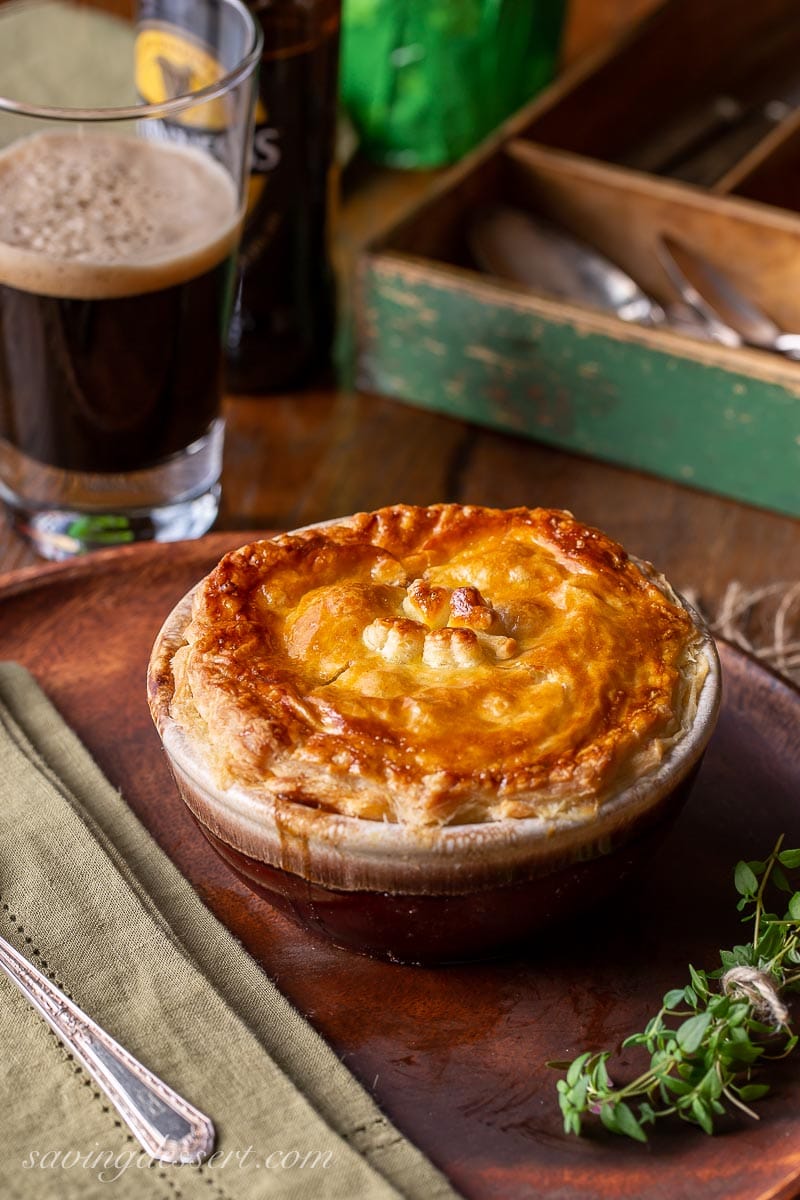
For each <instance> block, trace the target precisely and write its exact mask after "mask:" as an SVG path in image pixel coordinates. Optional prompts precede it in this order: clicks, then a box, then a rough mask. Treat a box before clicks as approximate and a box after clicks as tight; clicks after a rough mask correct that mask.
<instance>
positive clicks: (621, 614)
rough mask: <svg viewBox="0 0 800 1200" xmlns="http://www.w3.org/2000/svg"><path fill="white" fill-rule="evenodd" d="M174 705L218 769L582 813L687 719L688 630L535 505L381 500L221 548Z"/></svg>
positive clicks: (180, 665) (471, 803)
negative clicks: (375, 506)
mask: <svg viewBox="0 0 800 1200" xmlns="http://www.w3.org/2000/svg"><path fill="white" fill-rule="evenodd" d="M185 637H186V645H185V646H183V647H182V648H181V649H180V650H179V651H178V652H177V654H176V655H175V658H174V659H173V674H174V678H175V685H176V686H175V693H174V698H173V703H172V710H171V711H172V716H173V717H174V718H175V719H176V720H177V721H178V722H179V724H180V725H181V726H182V727H183V728H184V730H185V731H186V732H187V733H188V734H189V736H190V737H191V739H192V740H193V742H194V743H195V745H198V746H200V747H202V752H203V754H204V756H205V758H206V760H207V761H208V762H209V764H210V766H211V768H212V771H213V773H214V775H215V776H216V778H217V781H218V782H219V783H220V784H222V785H223V786H228V785H230V784H232V783H239V784H244V785H246V786H249V787H253V786H255V787H257V788H263V789H264V791H265V792H266V793H268V794H271V795H278V796H282V797H286V798H290V799H292V800H295V801H299V802H301V803H305V804H308V805H311V806H314V807H317V808H322V809H326V810H330V811H336V812H341V813H344V814H348V815H354V816H360V817H365V818H371V819H374V820H387V821H400V822H404V823H406V824H409V825H416V826H438V825H443V824H449V823H456V824H464V823H470V822H480V821H491V820H498V819H501V818H505V817H526V816H547V815H555V814H558V813H564V812H566V811H570V810H576V813H577V810H580V811H581V812H585V811H586V809H587V806H593V805H597V804H599V803H601V802H602V800H603V798H604V797H605V796H606V795H608V794H609V793H610V792H612V791H614V790H616V789H617V788H618V787H620V786H623V785H624V784H626V783H628V782H630V781H632V780H633V779H635V778H637V777H639V776H641V775H642V774H644V773H646V772H647V771H649V770H651V769H653V768H654V767H655V766H656V765H657V764H658V762H659V761H660V759H661V757H662V756H663V754H664V752H665V750H666V749H668V748H669V747H670V746H671V745H673V744H674V743H675V742H676V741H677V740H678V739H679V738H680V737H681V736H682V735H683V734H684V733H685V732H686V731H687V730H688V728H689V727H690V726H691V723H692V720H693V717H694V712H695V705H696V699H697V695H698V692H699V688H700V686H701V684H702V680H703V678H704V674H705V669H706V668H705V658H704V656H703V655H702V654H701V653H700V648H701V644H702V635H701V634H700V633H699V631H698V630H697V628H696V627H695V625H694V623H693V622H692V620H691V618H690V617H689V615H688V614H687V612H686V611H685V610H684V608H683V607H681V605H680V604H679V603H678V601H677V599H676V597H675V596H674V594H673V593H672V592H671V590H670V589H669V586H668V585H667V584H666V583H665V581H663V580H662V579H660V578H659V577H657V576H655V574H654V573H653V572H652V570H651V569H649V568H647V567H646V566H644V565H639V564H637V563H636V562H634V561H633V560H632V559H630V558H629V557H628V555H627V554H626V553H625V551H624V550H623V549H622V547H621V546H619V545H617V544H616V543H615V542H613V541H612V540H611V539H610V538H608V537H606V536H605V534H603V533H601V532H599V531H598V530H596V529H592V528H589V527H587V526H585V525H582V524H580V523H579V522H578V521H576V520H575V519H574V518H573V517H572V516H571V515H570V514H569V513H566V512H560V511H554V510H548V509H525V508H516V509H510V510H499V509H490V508H479V507H474V506H473V507H468V506H460V505H435V506H433V507H430V508H415V507H409V506H405V505H396V506H394V507H392V508H385V509H381V510H379V511H377V512H374V513H359V514H357V515H355V516H353V517H350V518H347V519H344V520H341V521H338V522H336V523H334V524H330V525H328V526H325V527H318V528H313V529H308V530H304V531H300V532H298V533H294V534H286V535H284V536H282V537H277V538H275V539H273V540H269V541H260V542H255V543H253V544H251V545H248V546H244V547H242V549H240V550H237V551H235V552H233V553H231V554H228V555H227V556H226V557H225V558H223V560H222V561H221V562H220V564H219V566H218V567H217V568H216V569H215V570H214V571H213V572H212V573H211V574H210V575H209V576H208V577H207V578H206V579H205V580H204V581H203V582H202V584H201V585H199V587H198V588H197V590H196V592H195V596H194V604H193V610H192V618H191V621H190V623H189V625H188V626H187V629H186V634H185Z"/></svg>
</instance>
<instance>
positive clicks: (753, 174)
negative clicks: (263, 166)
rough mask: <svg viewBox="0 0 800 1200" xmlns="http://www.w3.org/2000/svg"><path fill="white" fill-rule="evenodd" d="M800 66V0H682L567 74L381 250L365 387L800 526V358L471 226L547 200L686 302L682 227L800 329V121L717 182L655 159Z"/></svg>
mask: <svg viewBox="0 0 800 1200" xmlns="http://www.w3.org/2000/svg"><path fill="white" fill-rule="evenodd" d="M712 35H713V36H712ZM794 63H797V64H800V21H797V19H796V14H795V12H794V5H793V4H792V3H790V2H789V0H762V2H761V3H760V4H759V5H758V6H753V5H751V4H750V3H749V0H703V3H702V4H698V3H697V2H696V0H671V2H670V3H668V4H666V5H665V7H664V8H662V9H660V10H659V11H658V12H656V13H655V14H654V15H653V16H652V17H651V18H650V19H649V20H647V21H645V22H644V23H643V25H642V26H641V27H640V28H639V29H637V30H636V31H634V32H633V33H632V34H629V35H628V36H627V37H626V38H625V39H623V41H622V42H621V43H620V44H618V45H617V46H616V47H615V49H614V50H613V51H611V52H605V53H604V54H602V55H600V56H598V57H597V58H596V59H595V60H594V62H593V63H591V64H590V65H588V66H586V67H582V68H581V69H580V70H579V71H578V72H576V73H573V74H572V75H570V76H569V77H566V78H564V79H562V80H560V81H559V82H558V83H557V84H556V85H554V87H553V88H551V89H550V90H549V91H548V92H547V93H545V94H544V95H543V96H542V97H540V98H539V99H538V100H537V101H535V102H534V103H533V104H532V105H530V106H529V107H528V108H527V109H526V110H524V111H523V112H521V113H518V114H516V115H515V116H514V117H513V118H512V119H511V120H510V121H509V122H507V123H506V124H505V125H504V126H503V127H502V128H501V129H500V130H499V131H498V133H497V134H496V135H495V136H494V137H493V138H492V139H490V141H489V142H488V143H485V144H484V146H482V147H481V148H479V150H478V151H476V152H475V153H474V154H473V155H471V156H470V157H469V158H468V159H466V160H464V161H463V162H462V163H461V164H459V165H458V166H457V167H456V168H454V169H453V170H452V171H450V172H448V173H447V174H446V175H445V176H443V177H442V179H441V180H440V181H439V182H438V185H437V186H436V187H435V188H434V189H433V191H432V192H431V193H430V194H429V195H428V196H427V197H426V199H425V200H424V202H423V203H422V204H421V205H420V206H419V207H418V208H416V209H415V210H414V211H413V212H412V213H411V214H410V215H409V216H408V217H407V218H406V219H404V220H403V221H402V223H401V224H399V225H398V226H396V227H395V228H393V229H392V230H391V231H390V232H389V233H388V234H387V235H386V236H384V237H383V238H382V239H380V241H378V242H375V243H373V244H372V245H370V246H368V247H367V249H366V251H365V253H364V254H363V256H362V258H361V260H360V262H359V264H358V279H357V289H356V295H357V304H356V308H357V317H358V378H359V383H360V384H361V385H362V386H364V387H365V388H367V389H370V390H374V391H379V392H382V393H384V394H387V395H391V396H394V397H397V398H400V399H403V400H407V401H409V402H412V403H415V404H419V405H422V406H425V407H429V408H434V409H437V410H440V411H442V412H447V413H451V414H453V415H456V416H459V417H462V418H465V419H467V420H470V421H474V422H477V423H480V424H485V425H490V426H494V427H496V428H499V429H505V430H510V431H513V432H515V433H520V434H525V435H528V436H531V437H535V438H537V439H539V440H541V441H545V442H549V443H551V444H553V445H556V446H560V447H563V448H566V449H571V450H575V451H578V452H580V453H584V454H588V455H592V456H595V457H599V458H604V459H607V460H609V461H612V462H616V463H620V464H624V465H628V466H632V467H637V468H640V469H643V470H646V471H650V472H652V473H654V474H658V475H664V476H667V477H669V478H672V479H675V480H678V481H682V482H686V483H690V484H692V485H694V486H697V487H701V488H704V489H706V490H709V491H716V492H720V493H722V494H725V495H729V496H733V497H735V498H738V499H741V500H744V501H747V502H749V503H753V504H757V505H761V506H764V507H768V508H773V509H776V510H778V511H781V512H785V513H790V514H793V515H797V516H800V363H797V362H793V361H790V360H787V359H785V358H781V357H779V356H777V355H773V354H769V353H766V352H764V351H760V350H752V349H747V348H736V349H730V348H728V347H724V346H721V345H718V344H715V343H710V342H700V341H698V340H697V339H695V338H691V337H689V336H687V335H685V334H682V333H679V332H676V331H674V330H671V329H668V328H645V327H641V326H636V325H632V324H630V323H626V322H623V321H621V320H619V319H617V318H616V317H614V316H613V315H609V314H606V313H602V312H600V311H597V310H594V309H590V308H589V307H586V306H580V305H577V304H572V303H564V302H560V301H558V300H555V299H552V298H550V297H548V296H546V295H544V294H536V293H534V292H532V291H530V290H528V289H526V288H524V287H522V286H518V285H515V284H511V283H507V282H505V281H501V280H497V279H493V278H491V277H489V276H487V275H485V274H481V273H480V272H479V271H478V270H477V269H476V267H475V266H474V264H473V262H472V260H471V257H470V253H469V249H468V244H467V236H466V231H467V228H468V224H469V221H470V218H471V215H472V214H473V213H475V212H476V211H477V210H478V209H479V208H480V207H481V206H484V205H486V204H488V203H490V202H496V201H504V202H508V203H512V204H514V205H515V206H517V207H523V208H527V209H530V210H531V211H534V212H537V213H540V214H542V215H544V216H546V217H548V218H550V219H551V220H554V221H556V222H557V223H558V224H559V225H561V226H562V227H564V228H565V229H567V230H568V231H570V232H572V233H574V234H576V235H577V236H579V237H580V238H582V239H583V240H584V241H586V242H588V243H590V244H591V245H593V246H595V247H596V248H597V249H598V250H599V251H601V252H602V253H604V254H605V255H607V257H609V258H610V259H612V260H613V261H615V262H616V263H618V264H619V266H620V267H622V268H623V269H624V270H626V271H627V272H628V273H629V274H630V275H631V276H632V277H633V278H634V279H636V281H637V282H638V283H639V284H640V286H641V287H643V288H644V289H645V290H646V291H647V292H648V293H650V294H651V295H652V296H653V297H654V298H655V299H657V300H659V301H660V302H661V303H664V304H666V303H669V302H670V301H673V300H675V299H676V295H675V293H674V291H673V288H672V285H671V283H670V281H669V279H668V278H667V276H666V275H665V273H664V271H663V269H662V268H661V266H660V265H659V262H658V259H657V255H656V242H657V239H658V237H659V236H660V235H662V234H664V233H673V234H675V235H679V236H680V237H681V238H682V239H683V240H684V241H686V242H687V243H689V244H691V245H692V246H694V247H695V248H696V249H697V250H698V251H701V252H704V253H706V254H707V255H708V256H709V257H710V258H711V259H712V260H715V261H717V262H720V263H723V264H724V265H725V267H726V269H727V270H729V272H730V273H731V275H732V276H734V277H735V278H736V280H737V281H738V282H739V283H740V284H741V285H742V286H743V287H745V288H746V289H747V290H748V291H749V292H750V294H751V295H752V296H753V297H754V298H755V299H756V300H758V301H759V302H760V303H761V304H762V305H763V307H764V308H765V309H766V311H767V312H769V313H770V314H771V316H773V318H774V319H775V320H776V321H777V322H778V323H779V324H780V325H781V326H782V327H783V328H785V329H787V330H792V331H798V330H800V212H797V211H793V210H795V209H798V208H800V117H798V115H797V114H796V113H794V114H790V115H788V116H787V117H786V118H785V119H784V120H782V121H780V122H778V123H777V124H776V125H775V127H774V128H773V129H771V130H769V131H767V132H765V135H764V136H763V138H761V139H760V141H759V142H758V144H757V145H756V146H755V147H754V148H752V149H751V150H749V151H748V152H747V153H745V154H743V155H742V157H741V159H739V160H737V161H736V162H735V163H734V164H733V165H732V166H731V167H730V169H729V170H727V171H726V172H725V173H724V175H723V176H722V177H721V178H720V179H719V180H718V181H717V182H716V183H715V184H714V185H713V186H706V187H699V186H695V185H693V184H690V183H686V182H682V181H676V180H674V179H670V178H667V177H665V176H663V175H661V176H659V175H656V174H655V173H654V172H653V170H652V169H649V170H644V169H642V167H643V166H649V165H650V163H652V162H654V161H655V158H656V155H657V154H658V153H660V154H661V156H662V159H663V156H664V154H665V152H666V153H667V154H668V152H669V146H670V139H674V137H675V136H676V131H678V132H679V131H680V129H681V127H682V126H683V128H684V129H685V127H686V122H691V121H692V120H696V117H697V111H698V107H699V108H700V109H702V108H703V106H704V105H705V103H706V100H705V99H704V97H705V98H707V97H708V96H714V95H717V94H724V93H727V92H729V91H731V92H732V91H735V90H736V89H740V90H741V88H743V87H744V86H745V84H747V85H748V86H749V88H750V91H751V92H752V90H753V88H754V87H755V86H758V87H761V86H762V81H766V83H765V84H763V86H766V85H767V84H769V83H770V82H771V81H774V80H775V79H779V78H780V77H781V74H782V72H783V73H784V74H785V71H786V70H788V69H789V66H790V65H792V66H793V64H794ZM797 77H798V81H800V65H799V66H798V71H797ZM676 96H680V99H681V106H680V107H676V103H675V100H676ZM799 102H800V98H799ZM653 131H655V133H653ZM717 140H718V139H717ZM712 141H713V143H714V144H717V142H716V141H714V139H712Z"/></svg>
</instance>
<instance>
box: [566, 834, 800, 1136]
mask: <svg viewBox="0 0 800 1200" xmlns="http://www.w3.org/2000/svg"><path fill="white" fill-rule="evenodd" d="M782 842H783V838H780V839H779V840H778V843H777V845H776V846H775V848H774V850H773V851H772V853H771V854H770V855H769V857H768V858H766V859H765V860H763V861H762V860H759V859H754V860H752V861H750V862H739V863H737V865H736V868H735V871H734V887H735V889H736V892H737V893H738V895H739V900H738V903H737V905H736V907H737V910H738V911H739V912H740V913H742V920H743V921H745V922H748V923H752V929H753V936H752V939H751V941H750V942H749V943H744V944H742V945H738V946H733V947H732V948H730V949H727V950H721V951H720V953H719V960H720V966H719V968H717V969H715V970H712V971H708V972H706V971H703V970H699V969H697V968H695V967H693V966H691V965H690V966H689V982H688V983H687V984H685V985H684V986H683V987H678V988H672V989H671V990H670V991H668V992H667V993H666V994H665V995H664V999H663V1005H662V1007H661V1009H660V1010H659V1012H658V1013H656V1015H655V1016H654V1017H651V1019H650V1020H649V1021H648V1022H647V1025H646V1026H645V1029H644V1031H643V1032H641V1033H633V1034H630V1035H629V1036H628V1037H627V1038H626V1039H625V1041H624V1042H623V1043H622V1045H623V1047H637V1046H638V1047H644V1048H645V1049H646V1051H647V1053H648V1054H649V1055H650V1063H649V1066H648V1068H647V1069H646V1070H645V1071H643V1072H642V1074H641V1075H639V1076H638V1077H637V1078H636V1079H634V1080H632V1081H631V1082H630V1083H626V1084H623V1085H621V1086H618V1087H615V1086H614V1084H612V1083H611V1081H610V1079H609V1073H608V1069H607V1065H606V1064H607V1063H608V1060H609V1059H610V1058H611V1056H612V1055H611V1051H609V1050H604V1051H601V1052H600V1053H592V1052H591V1051H587V1052H585V1053H583V1054H580V1055H579V1056H578V1057H577V1058H576V1059H574V1060H573V1061H572V1062H571V1063H569V1064H567V1063H553V1064H551V1065H553V1066H558V1067H559V1068H560V1069H561V1070H566V1072H567V1074H566V1079H560V1080H559V1081H558V1084H557V1089H558V1097H559V1104H560V1106H561V1111H562V1114H563V1117H564V1129H565V1132H566V1133H572V1134H580V1133H581V1131H582V1126H583V1122H582V1118H583V1117H585V1116H588V1115H589V1114H598V1115H599V1117H600V1121H601V1123H602V1124H603V1125H604V1126H605V1128H606V1129H608V1130H609V1131H610V1132H612V1133H616V1134H620V1135H622V1136H625V1137H629V1138H633V1139H634V1140H635V1141H640V1142H641V1141H646V1140H647V1135H646V1134H645V1132H644V1129H643V1126H644V1125H654V1124H655V1123H656V1121H657V1120H659V1119H661V1118H665V1117H669V1116H670V1115H675V1116H677V1117H680V1118H681V1119H682V1120H684V1121H689V1122H690V1123H692V1124H695V1125H699V1127H700V1128H701V1129H702V1130H704V1132H705V1133H707V1134H713V1132H714V1120H715V1118H717V1117H720V1116H722V1115H723V1114H725V1112H726V1111H727V1110H728V1106H731V1105H732V1106H734V1107H736V1108H738V1109H739V1110H743V1111H744V1112H745V1113H747V1114H749V1115H750V1116H755V1113H751V1112H750V1109H749V1108H748V1104H749V1103H750V1102H751V1101H755V1100H760V1099H761V1098H762V1096H765V1095H766V1094H767V1092H768V1091H769V1084H767V1083H764V1082H761V1081H760V1080H757V1079H756V1080H753V1079H752V1075H753V1072H754V1071H755V1070H756V1065H757V1064H758V1066H759V1068H760V1066H761V1064H762V1063H766V1062H767V1061H768V1060H770V1059H775V1058H784V1057H786V1056H787V1055H788V1054H790V1053H792V1052H793V1051H794V1049H795V1048H796V1046H797V1045H798V1037H797V1036H796V1035H795V1034H794V1033H792V1031H791V1030H790V1029H789V1027H788V1025H787V1024H786V1022H785V1008H784V1007H783V1004H782V1002H781V1001H780V998H779V993H780V991H781V990H783V991H786V992H789V991H800V887H798V883H800V880H797V879H795V881H794V883H793V882H792V880H791V878H790V876H789V875H788V874H787V872H792V871H795V870H800V849H797V850H783V849H782V848H781V846H782ZM768 888H770V889H771V890H772V892H773V893H775V894H781V895H783V897H784V901H785V900H786V894H787V893H788V903H787V906H786V910H785V912H784V913H783V915H779V914H778V913H774V912H772V911H770V909H769V908H768V907H767V904H766V901H765V895H766V893H767V890H768ZM735 967H748V968H751V969H753V968H754V969H756V970H758V971H759V972H760V973H761V979H760V987H761V988H762V990H764V989H766V994H767V997H768V1000H769V1006H768V1008H767V1009H766V1010H765V1009H764V1008H763V1006H762V1005H761V1003H756V1002H755V1001H754V1000H752V999H751V998H750V995H749V993H748V992H747V991H743V990H741V987H742V984H741V979H738V980H736V983H735V984H734V983H733V982H730V983H729V987H730V989H731V990H730V992H729V994H726V993H723V992H721V991H720V990H719V988H720V987H721V986H722V984H724V983H725V982H726V981H725V980H722V976H723V975H726V974H727V972H729V971H731V970H732V969H733V968H735ZM744 979H745V982H747V976H746V975H745V977H744ZM720 980H722V983H719V982H718V981H720ZM770 996H771V997H772V999H771V1000H770V999H769V998H770ZM757 1000H758V996H756V1001H757ZM770 1008H771V1012H770V1011H769V1009H770ZM615 1074H616V1072H615ZM634 1102H635V1107H634ZM637 1113H638V1115H637Z"/></svg>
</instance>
